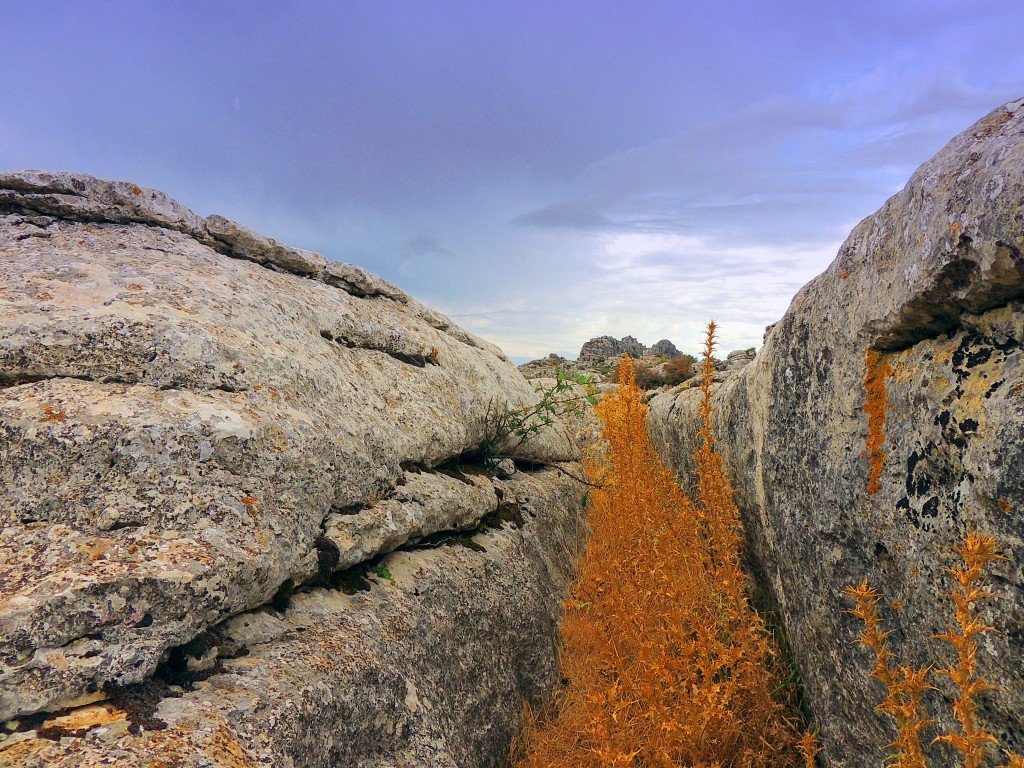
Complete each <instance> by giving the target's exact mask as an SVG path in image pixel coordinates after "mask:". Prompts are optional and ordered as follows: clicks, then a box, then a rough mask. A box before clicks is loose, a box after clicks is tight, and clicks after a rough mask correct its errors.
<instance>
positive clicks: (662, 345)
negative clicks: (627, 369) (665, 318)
mask: <svg viewBox="0 0 1024 768" xmlns="http://www.w3.org/2000/svg"><path fill="white" fill-rule="evenodd" d="M645 353H646V354H647V355H648V356H650V357H679V355H680V354H682V353H681V352H680V351H679V350H678V349H676V345H675V344H673V343H672V342H671V341H669V340H668V339H662V340H661V341H656V342H654V344H653V345H652V346H650V347H648V348H647V349H646V350H645Z"/></svg>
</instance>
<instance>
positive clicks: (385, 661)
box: [0, 469, 583, 768]
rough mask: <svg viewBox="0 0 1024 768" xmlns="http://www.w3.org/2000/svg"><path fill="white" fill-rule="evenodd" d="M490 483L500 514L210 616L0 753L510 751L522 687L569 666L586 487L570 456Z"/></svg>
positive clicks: (391, 754) (309, 764)
mask: <svg viewBox="0 0 1024 768" xmlns="http://www.w3.org/2000/svg"><path fill="white" fill-rule="evenodd" d="M494 486H495V487H496V488H498V489H500V491H501V492H502V495H503V500H504V502H503V503H504V504H506V505H507V508H508V509H510V510H511V512H510V514H508V515H505V516H504V517H505V520H504V521H502V520H501V519H500V518H497V519H494V520H491V521H488V523H487V524H486V525H484V526H483V527H481V529H480V530H479V531H476V532H471V535H470V534H467V535H466V536H464V537H463V538H460V539H455V538H453V539H451V540H447V541H435V542H433V543H430V544H429V545H424V546H423V547H422V548H413V549H407V550H402V551H395V552H392V553H391V554H388V555H386V556H384V557H382V558H381V559H379V560H377V561H374V563H373V565H372V566H371V567H369V568H368V569H367V570H366V571H365V572H363V573H362V574H361V575H355V576H354V577H353V578H351V579H350V580H349V581H347V582H345V583H342V584H339V585H335V586H332V585H327V586H322V587H314V588H312V589H309V590H306V591H301V592H299V593H297V594H294V595H292V596H291V598H290V599H289V600H288V601H287V604H284V603H282V604H279V605H278V607H277V608H276V609H275V608H272V607H265V608H261V609H258V610H255V611H252V612H249V613H245V614H241V615H239V616H236V617H234V618H233V619H231V620H229V621H228V622H226V623H225V624H223V625H220V626H216V627H213V628H212V629H211V631H209V632H207V633H205V634H204V635H202V636H201V637H200V638H199V641H200V642H195V643H193V644H192V646H190V647H186V649H185V650H186V652H187V653H186V654H185V655H178V656H177V657H172V663H170V664H168V665H166V667H165V668H162V669H161V672H160V674H158V677H157V678H156V679H154V680H150V681H148V682H146V683H143V684H141V685H140V686H137V687H134V688H132V689H130V690H129V691H118V692H116V694H115V695H113V696H111V697H109V698H108V699H106V700H105V701H103V702H99V703H94V704H92V705H91V706H84V707H80V708H78V709H75V710H72V711H70V712H65V713H61V714H60V715H58V716H54V717H49V718H46V719H41V720H38V721H37V722H30V723H26V726H31V727H30V728H29V727H26V729H25V730H22V731H20V732H17V733H14V734H13V735H11V736H10V737H9V738H8V739H7V740H6V741H0V765H5V766H6V765H9V766H15V765H17V766H22V767H23V768H43V766H47V767H49V768H92V767H93V766H101V765H111V764H115V765H118V766H125V767H126V768H143V767H145V768H157V766H175V768H206V767H207V766H211V765H215V766H219V767H221V768H229V767H231V766H237V767H244V768H252V767H254V766H273V767H274V768H277V767H278V766H303V767H304V768H333V766H342V765H344V766H352V768H384V767H385V766H388V767H393V768H399V767H400V766H430V767H441V766H443V767H444V768H465V767H467V766H495V767H496V766H502V765H506V757H507V753H508V747H509V744H510V741H511V739H512V738H513V736H514V735H515V733H516V731H517V729H518V726H519V721H520V715H521V708H522V702H523V698H524V697H525V698H528V699H531V700H533V701H534V702H535V703H536V702H538V701H539V699H540V697H541V696H542V695H543V694H544V693H545V692H546V691H548V690H550V688H551V687H552V686H554V685H556V684H557V683H558V680H559V671H558V665H557V654H556V648H557V623H558V620H559V617H560V611H561V599H562V597H563V596H564V590H565V588H566V586H567V583H568V580H569V578H570V570H569V568H568V565H569V562H570V561H571V559H572V556H573V555H574V554H575V553H576V552H577V551H578V550H579V547H580V545H581V541H582V531H583V525H582V517H581V514H580V507H579V499H580V490H579V487H578V486H577V485H576V483H574V482H573V481H571V480H569V479H568V478H567V477H566V476H565V475H563V474H562V473H560V472H556V471H555V470H551V469H549V470H544V471H541V472H536V473H534V472H530V473H525V472H518V473H516V474H515V475H514V476H513V477H512V478H510V479H508V480H505V481H494ZM492 497H493V493H492ZM199 658H204V659H206V660H208V661H207V663H206V664H193V663H192V662H193V661H195V660H198V659H199ZM210 660H212V663H211V662H210ZM175 662H176V663H175ZM168 667H170V668H168ZM202 667H209V669H208V671H207V672H205V673H202V672H199V673H197V672H195V671H190V670H195V669H200V668H202Z"/></svg>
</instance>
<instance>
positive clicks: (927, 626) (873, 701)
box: [649, 101, 1024, 768]
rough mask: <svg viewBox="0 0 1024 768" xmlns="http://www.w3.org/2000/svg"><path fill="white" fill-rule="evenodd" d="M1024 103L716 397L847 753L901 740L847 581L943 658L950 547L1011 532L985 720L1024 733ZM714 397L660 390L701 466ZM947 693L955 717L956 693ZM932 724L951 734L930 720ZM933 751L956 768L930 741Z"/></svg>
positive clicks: (849, 261) (923, 172)
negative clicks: (697, 429) (705, 406)
mask: <svg viewBox="0 0 1024 768" xmlns="http://www.w3.org/2000/svg"><path fill="white" fill-rule="evenodd" d="M1022 250H1024V101H1018V102H1014V103H1012V104H1007V105H1006V106H1004V107H1001V108H999V109H997V110H995V111H994V112H992V113H991V114H989V115H988V116H986V117H985V118H983V119H982V120H981V121H980V122H978V123H977V124H976V125H974V126H972V127H971V128H970V129H968V130H967V131H965V132H964V133H962V134H961V135H959V136H957V137H956V138H955V139H953V141H951V142H950V143H949V144H948V145H947V146H946V147H945V148H944V149H943V150H942V151H941V152H940V153H939V154H938V155H937V156H936V157H935V158H933V159H932V160H931V161H929V162H928V163H926V164H925V165H924V166H922V167H921V168H920V169H919V170H918V171H917V172H916V173H915V174H914V176H913V177H912V178H911V179H910V181H909V183H908V184H907V186H906V188H905V189H904V190H903V191H901V192H900V193H899V194H897V195H896V196H894V197H893V198H892V199H890V200H889V201H888V202H887V203H886V204H885V205H884V206H883V207H882V208H881V210H879V211H878V212H877V213H876V214H874V215H873V216H870V217H869V218H867V219H865V220H864V221H863V222H862V223H861V224H859V225H858V226H857V228H856V229H855V230H854V231H853V233H852V234H851V235H850V237H849V239H848V240H847V241H846V243H845V244H844V245H843V246H842V248H841V250H840V252H839V255H838V257H837V258H836V260H835V261H834V262H833V263H832V265H831V266H830V267H829V268H828V269H827V270H826V271H825V272H824V273H823V274H822V275H820V276H819V277H817V278H816V279H815V280H813V281H812V282H810V283H809V284H808V285H806V286H805V287H804V288H803V289H802V290H801V291H800V292H799V293H798V294H797V296H796V297H795V298H794V299H793V302H792V304H791V306H790V308H789V311H788V312H787V313H786V315H785V316H784V317H783V318H782V320H781V321H780V322H778V323H777V324H775V325H774V326H773V327H771V328H770V329H769V332H768V333H767V335H766V339H765V344H764V347H763V349H762V350H761V351H760V352H759V353H758V354H757V356H756V358H755V359H754V360H753V362H752V363H749V364H748V365H746V366H743V367H739V368H738V369H737V368H734V369H733V373H732V375H731V376H729V377H728V378H727V380H726V381H724V382H723V383H721V384H720V385H719V386H718V388H717V391H716V394H715V405H716V407H717V408H718V413H717V418H718V424H717V430H718V436H719V441H720V447H721V449H722V451H723V453H724V455H725V459H726V462H727V464H728V466H729V468H730V470H731V472H732V474H733V476H734V478H735V481H736V486H737V496H736V499H737V502H738V503H739V506H740V508H741V510H742V512H743V518H744V522H745V524H746V530H747V537H748V546H749V557H750V561H751V566H752V568H753V569H754V571H755V573H756V575H757V576H758V577H759V578H758V581H759V582H760V584H761V586H762V587H763V588H765V589H766V592H767V596H768V597H769V598H770V599H771V601H773V602H774V604H775V606H776V607H777V609H778V611H779V613H780V615H781V618H782V621H783V624H784V626H785V629H786V631H787V633H788V636H789V640H790V643H791V645H792V648H793V651H794V654H795V656H796V659H797V662H798V666H799V669H800V673H801V675H802V678H803V683H804V687H805V689H806V692H807V695H808V697H809V701H810V706H811V708H812V710H813V713H814V716H815V721H816V726H817V727H818V728H819V730H820V732H821V734H822V736H823V740H824V743H825V756H826V758H827V762H828V764H829V765H831V766H845V767H846V768H861V767H863V766H872V765H881V764H882V763H883V759H884V757H885V755H886V753H887V752H888V751H889V749H888V748H887V746H886V745H887V743H888V742H889V741H891V740H892V739H893V737H894V727H893V725H892V722H891V720H890V719H889V718H887V717H886V716H884V715H880V714H879V713H877V712H876V711H875V707H876V705H878V704H879V703H880V702H881V700H882V697H883V693H884V691H883V690H882V687H881V685H880V684H879V683H878V682H876V681H874V680H871V679H869V678H867V677H866V675H865V673H866V672H868V671H869V670H870V669H871V666H872V663H873V659H872V658H871V655H870V653H869V652H868V651H867V650H866V649H865V648H864V647H862V646H859V645H857V644H855V642H854V640H855V639H856V637H857V635H858V633H859V631H860V627H859V626H858V622H857V621H856V620H855V619H854V618H853V617H852V616H851V615H850V614H849V613H848V610H849V609H850V608H851V607H852V604H851V601H850V600H849V599H848V598H847V597H845V596H844V594H843V589H844V588H845V587H847V586H848V585H852V584H854V583H856V582H858V581H859V580H860V579H862V578H864V577H868V578H869V579H870V580H871V582H872V583H873V584H874V585H876V586H877V587H878V588H879V589H880V590H881V591H882V592H883V593H884V594H885V595H887V596H888V598H889V600H892V601H896V602H894V604H893V605H892V606H888V605H887V606H886V610H885V612H884V615H885V620H886V623H887V626H888V627H889V628H890V629H891V630H892V631H893V634H892V635H891V637H890V638H889V640H890V642H891V644H892V645H893V647H894V650H895V652H896V655H897V660H898V661H901V662H904V663H908V664H913V665H926V664H936V665H942V664H944V663H948V662H949V661H950V660H951V659H952V649H951V648H950V646H949V645H948V644H946V643H944V642H942V641H940V640H936V639H934V638H933V636H934V635H936V634H938V633H940V632H943V631H945V630H946V628H947V627H948V626H949V625H950V623H951V621H952V620H953V608H952V605H951V603H950V601H949V600H947V599H946V598H945V597H944V593H947V592H948V591H950V590H951V588H952V581H951V578H950V576H949V574H948V572H947V571H946V569H947V568H949V567H950V566H952V565H954V564H955V563H956V559H957V558H956V555H954V554H953V552H952V551H951V548H952V547H953V546H954V545H956V544H958V543H959V542H960V541H961V539H962V538H963V536H964V534H965V532H966V531H968V530H969V529H979V530H981V531H982V532H985V533H988V534H992V535H994V536H995V537H996V538H997V539H998V542H999V546H1000V548H1001V550H1002V552H1003V554H1004V555H1005V556H1006V558H1007V559H1006V560H1005V561H1002V562H998V563H995V564H993V566H992V571H993V573H994V575H993V589H994V591H995V593H996V595H997V599H995V600H993V601H990V602H988V603H987V604H986V605H985V608H984V611H983V614H984V618H985V619H986V620H987V621H988V622H989V623H991V624H992V625H994V627H995V628H996V630H997V631H996V632H995V633H993V634H989V635H986V636H985V640H984V642H983V644H982V646H983V647H982V651H981V653H980V654H979V658H978V663H979V665H980V672H981V673H982V674H983V675H984V677H985V678H986V679H988V680H989V681H991V682H993V683H997V684H998V685H999V686H1000V688H999V690H997V691H993V692H989V693H984V694H981V695H980V696H979V697H978V699H979V704H980V715H981V718H982V721H983V723H984V724H985V725H986V726H987V727H988V728H990V729H991V730H992V732H993V733H995V734H996V736H997V737H998V738H999V739H1000V741H1001V742H1002V744H1003V745H1004V746H1005V747H1007V748H1012V749H1014V750H1016V751H1018V752H1020V751H1021V750H1022V749H1024V707H1022V701H1024V352H1022V350H1021V341H1022V339H1024V303H1022V301H1021V299H1022V297H1024V256H1022ZM697 397H698V393H696V392H694V391H692V390H690V391H676V392H671V393H667V394H662V395H659V396H658V397H655V398H654V400H653V401H652V402H651V410H650V417H649V419H650V420H649V426H650V429H651V432H652V434H653V436H654V438H655V441H656V443H657V444H658V446H659V450H660V451H661V453H662V455H663V456H664V457H665V458H666V459H667V460H668V461H669V462H671V464H672V465H673V466H674V467H675V468H676V469H677V470H678V472H679V473H680V474H681V475H682V476H683V477H686V478H688V477H689V475H690V471H691V464H690V458H689V457H690V454H691V452H692V450H693V448H694V447H695V436H694V418H693V415H694V412H695V409H696V402H697ZM939 686H940V690H939V691H935V692H931V693H929V694H928V695H927V696H926V699H927V701H928V706H929V710H930V714H931V715H932V716H933V717H936V718H937V719H938V720H939V721H940V722H939V726H940V727H941V728H942V729H943V730H953V731H955V730H956V726H955V725H954V724H953V723H952V721H951V714H950V706H949V705H950V701H951V698H952V689H951V688H950V687H949V686H948V685H947V684H946V683H944V682H941V681H940V683H939ZM928 732H929V733H934V731H933V730H931V729H930V730H929V731H928ZM929 751H930V752H931V753H932V754H933V757H934V760H933V762H932V765H933V766H952V765H958V764H959V763H958V762H956V761H955V760H953V758H952V756H951V754H950V752H949V751H948V750H947V749H946V748H945V747H942V748H938V747H935V746H930V747H929Z"/></svg>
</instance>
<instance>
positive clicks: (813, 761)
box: [800, 731, 821, 768]
mask: <svg viewBox="0 0 1024 768" xmlns="http://www.w3.org/2000/svg"><path fill="white" fill-rule="evenodd" d="M819 752H821V747H820V746H818V737H817V736H815V735H814V732H813V731H805V732H804V735H803V736H802V737H801V738H800V754H801V755H803V757H804V768H817V765H818V763H817V757H818V753H819Z"/></svg>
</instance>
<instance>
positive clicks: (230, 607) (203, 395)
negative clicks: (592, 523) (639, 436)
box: [0, 172, 582, 766]
mask: <svg viewBox="0 0 1024 768" xmlns="http://www.w3.org/2000/svg"><path fill="white" fill-rule="evenodd" d="M535 400H536V395H535V393H534V392H533V390H532V387H531V386H530V385H529V384H528V383H527V382H526V381H525V380H524V379H523V377H522V376H520V375H519V373H518V372H517V371H516V369H515V367H514V366H513V365H512V364H511V363H510V362H509V361H508V360H507V358H505V356H504V355H503V354H502V353H501V352H500V350H498V349H497V348H495V347H493V346H492V345H490V344H488V343H487V342H485V341H483V340H481V339H479V338H477V337H475V336H473V335H471V334H469V333H467V332H465V331H464V330H462V329H460V328H458V327H457V326H456V325H454V324H453V323H451V322H450V321H449V320H448V319H447V318H445V317H443V316H442V315H440V314H438V313H436V312H434V311H433V310H431V309H429V308H427V307H425V306H423V305H422V304H420V303H419V302H417V301H415V300H414V299H411V298H409V297H408V296H407V295H406V294H405V293H403V292H402V291H401V290H400V289H399V288H397V287H396V286H394V285H391V284H390V283H388V282H386V281H384V280H382V279H381V278H379V277H376V276H374V275H371V274H369V273H367V272H365V271H364V270H362V269H360V268H358V267H355V266H352V265H344V264H328V263H327V261H326V260H325V259H324V258H323V257H322V256H320V255H319V254H315V253H312V252H309V251H303V250H301V249H296V248H290V247H289V246H286V245H283V244H282V243H279V242H277V241H276V240H274V239H272V238H269V237H266V236H263V235H260V234H258V233H256V232H253V231H251V230H248V229H246V228H245V227H242V226H240V225H237V224H235V223H233V222H230V221H228V220H227V219H224V218H222V217H216V216H211V217H207V218H202V217H199V216H197V215H196V214H194V213H192V212H191V211H189V210H187V209H185V208H184V207H182V206H180V205H179V204H177V203H176V202H174V201H173V200H171V199H169V198H168V197H166V196H165V195H163V194H161V193H159V192H157V191H155V190H150V189H145V188H141V187H138V186H135V185H133V184H128V183H123V182H105V181H100V180H98V179H94V178H91V177H88V176H82V175H75V174H66V173H44V172H22V173H9V174H0V528H2V536H3V539H2V547H0V724H3V723H7V725H6V726H2V725H0V764H4V765H12V764H14V765H23V766H44V765H76V766H93V765H110V764H117V765H126V766H143V765H155V764H156V762H157V761H158V760H159V761H164V762H165V763H166V764H168V765H175V766H199V765H210V764H217V765H244V766H255V765H257V764H259V765H304V766H333V765H352V766H382V765H385V764H388V765H437V766H476V765H479V766H484V765H488V766H489V765H499V764H501V763H502V761H503V760H504V758H505V754H506V750H507V747H508V743H509V741H510V739H511V737H512V735H513V733H514V732H515V730H516V728H517V726H518V722H519V715H520V711H521V707H522V700H523V697H537V696H539V695H541V694H542V693H543V692H544V691H545V690H546V689H548V688H549V687H550V686H551V685H553V684H554V683H555V682H557V680H558V670H557V664H556V654H555V649H556V645H557V622H558V617H559V614H560V603H561V599H562V595H563V588H564V586H565V584H566V582H567V580H568V578H569V570H570V567H571V562H570V560H571V557H572V554H573V553H574V552H575V551H576V550H577V548H578V546H579V544H580V541H581V536H582V534H581V524H580V508H579V507H580V503H579V502H580V497H581V495H582V494H581V493H580V489H579V488H578V487H577V486H576V484H575V482H574V481H572V480H570V479H568V477H567V476H566V474H564V473H563V472H559V471H556V470H554V469H547V470H544V469H541V470H536V469H531V470H530V471H525V468H535V467H537V466H538V465H539V464H538V463H540V464H544V463H550V462H572V461H573V460H574V459H575V458H576V456H577V451H576V448H575V446H574V445H573V443H572V441H571V440H570V439H569V438H568V435H567V434H566V432H565V431H564V429H563V428H561V427H560V426H556V427H555V428H554V429H551V430H546V431H545V432H544V433H542V434H541V435H540V436H539V438H538V439H536V440H531V441H530V442H528V443H526V444H525V445H523V446H522V448H521V449H520V450H519V451H518V452H517V453H516V455H515V456H516V458H520V459H523V460H525V462H526V463H524V464H523V467H524V471H519V472H514V473H512V474H510V475H506V476H505V477H504V479H502V478H498V477H492V476H488V475H485V474H480V473H474V472H471V471H470V472H467V471H462V470H459V469H458V468H457V467H456V466H454V465H455V464H457V463H458V461H459V457H463V456H466V455H467V454H472V452H473V451H474V450H475V449H476V448H477V447H478V446H479V445H480V444H481V441H482V440H483V439H484V438H485V437H490V436H491V435H490V434H489V430H490V428H491V427H490V425H488V424H487V423H486V421H485V414H486V413H487V409H488V407H489V405H492V404H494V403H502V404H507V405H508V407H511V408H515V407H520V406H523V405H525V404H528V403H533V402H535ZM449 462H450V463H451V464H452V466H449ZM568 466H569V468H570V469H571V470H572V471H579V469H578V466H577V465H575V464H569V465H568Z"/></svg>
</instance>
